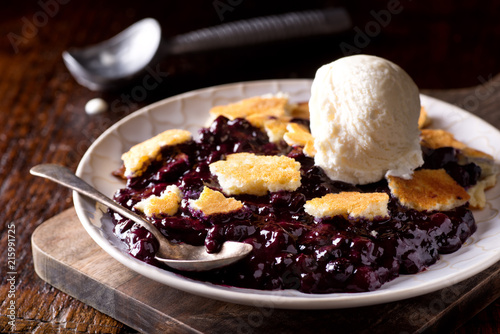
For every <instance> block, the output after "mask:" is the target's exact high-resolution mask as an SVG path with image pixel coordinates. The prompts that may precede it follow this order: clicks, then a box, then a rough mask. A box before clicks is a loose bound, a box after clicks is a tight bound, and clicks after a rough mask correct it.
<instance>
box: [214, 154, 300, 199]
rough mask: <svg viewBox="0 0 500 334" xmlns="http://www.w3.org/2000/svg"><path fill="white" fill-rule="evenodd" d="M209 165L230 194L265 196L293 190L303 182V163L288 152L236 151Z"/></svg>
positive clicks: (224, 189) (225, 190)
mask: <svg viewBox="0 0 500 334" xmlns="http://www.w3.org/2000/svg"><path fill="white" fill-rule="evenodd" d="M209 168H210V172H211V173H212V174H214V175H216V176H217V178H218V180H219V184H220V185H221V187H222V190H223V191H224V193H226V194H227V195H241V194H248V195H256V196H262V195H265V194H266V193H267V192H277V191H294V190H295V189H297V188H298V187H299V186H300V163H298V162H297V161H295V160H294V159H292V158H288V157H285V156H267V155H255V154H253V153H235V154H231V155H228V156H227V157H226V160H220V161H217V162H214V163H211V164H210V166H209Z"/></svg>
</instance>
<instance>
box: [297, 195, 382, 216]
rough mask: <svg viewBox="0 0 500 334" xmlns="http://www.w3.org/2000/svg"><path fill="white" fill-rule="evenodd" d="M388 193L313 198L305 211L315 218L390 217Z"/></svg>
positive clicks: (307, 203) (305, 207)
mask: <svg viewBox="0 0 500 334" xmlns="http://www.w3.org/2000/svg"><path fill="white" fill-rule="evenodd" d="M388 202H389V195H387V194H386V193H359V192H341V193H338V194H327V195H325V196H323V197H318V198H313V199H311V200H309V201H307V202H306V204H305V205H304V209H305V211H306V212H307V213H308V214H310V215H312V216H314V217H315V218H318V219H319V218H324V217H334V216H339V215H341V216H344V217H349V218H351V219H356V218H365V219H374V218H375V217H388V216H389V212H388V209H387V204H388Z"/></svg>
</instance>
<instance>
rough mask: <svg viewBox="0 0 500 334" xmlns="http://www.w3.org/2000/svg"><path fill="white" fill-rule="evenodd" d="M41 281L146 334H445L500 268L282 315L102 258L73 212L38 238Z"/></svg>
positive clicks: (499, 275) (493, 282)
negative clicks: (426, 287)
mask: <svg viewBox="0 0 500 334" xmlns="http://www.w3.org/2000/svg"><path fill="white" fill-rule="evenodd" d="M32 248H33V261H34V266H35V270H36V272H37V274H38V275H39V276H40V277H41V278H42V279H43V280H45V281H47V282H48V283H49V284H51V285H53V286H54V287H56V288H57V289H60V290H62V291H63V292H65V293H67V294H69V295H71V296H73V297H75V298H77V299H79V300H81V301H82V302H84V303H86V304H88V305H90V306H92V307H94V308H96V309H97V310H99V311H101V312H103V313H105V314H107V315H109V316H111V317H113V318H115V319H117V320H118V321H121V322H123V323H124V324H126V325H128V326H130V327H132V328H134V329H136V330H138V331H140V332H146V333H311V332H317V333H331V332H335V333H354V332H356V333H358V332H359V333H417V332H418V333H421V332H424V331H426V332H431V333H444V332H450V331H452V330H454V329H456V328H458V327H459V326H460V325H461V324H463V323H464V322H466V321H467V320H469V319H470V318H471V317H472V316H473V315H475V314H476V313H477V312H479V311H480V310H482V309H483V308H484V307H486V306H487V305H488V304H490V303H491V302H493V301H494V300H495V299H497V298H498V297H499V296H500V262H498V263H496V264H495V265H493V266H491V267H490V268H488V269H487V270H485V271H483V272H481V273H480V274H478V275H476V276H474V277H472V278H470V279H468V280H466V281H463V282H461V283H459V284H456V285H453V286H451V287H449V288H446V289H443V290H440V291H437V292H434V293H430V294H427V295H424V296H420V297H417V298H412V299H408V300H403V301H399V302H393V303H387V304H382V305H376V306H369V307H361V308H354V309H341V310H313V311H311V310H307V311H301V310H281V309H275V308H273V307H272V306H271V305H263V306H260V307H259V306H256V307H252V306H244V305H237V304H231V303H227V302H221V301H216V300H211V299H207V298H204V297H199V296H196V295H192V294H190V293H186V292H183V291H179V290H176V289H173V288H170V287H168V286H165V285H163V284H160V283H157V282H155V281H152V280H150V279H148V278H145V277H143V276H141V275H139V274H137V273H135V272H133V271H131V270H129V269H128V268H126V267H124V266H123V265H121V264H120V263H119V262H117V261H116V260H114V259H113V258H111V257H110V256H109V255H108V254H107V253H106V252H104V251H103V250H102V249H101V248H100V247H99V246H98V245H97V244H96V243H95V242H94V241H93V240H92V239H91V238H90V236H89V235H88V234H87V233H86V231H85V230H84V228H83V227H82V225H81V224H80V222H79V220H78V218H77V216H76V213H75V211H74V209H69V210H67V211H64V212H63V213H61V214H59V215H57V216H55V217H53V218H51V219H49V220H48V221H46V222H45V223H43V224H42V225H40V226H39V227H38V228H37V229H36V231H35V232H34V233H33V235H32Z"/></svg>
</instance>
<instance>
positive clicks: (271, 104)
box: [210, 94, 289, 127]
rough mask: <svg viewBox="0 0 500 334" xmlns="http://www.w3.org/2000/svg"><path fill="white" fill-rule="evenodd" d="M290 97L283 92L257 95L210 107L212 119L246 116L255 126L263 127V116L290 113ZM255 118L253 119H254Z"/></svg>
mask: <svg viewBox="0 0 500 334" xmlns="http://www.w3.org/2000/svg"><path fill="white" fill-rule="evenodd" d="M288 108H289V106H288V97H287V96H285V95H283V94H277V95H270V96H255V97H251V98H248V99H243V100H241V101H239V102H235V103H230V104H227V105H221V106H215V107H213V108H212V109H210V115H211V118H212V119H215V118H216V117H217V116H224V117H226V118H228V119H230V120H233V119H236V118H246V119H248V120H249V121H250V123H252V125H254V123H255V125H254V126H259V125H260V126H259V127H262V125H263V118H268V117H276V118H280V117H282V116H286V115H287V114H288ZM252 120H253V121H252Z"/></svg>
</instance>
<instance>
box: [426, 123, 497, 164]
mask: <svg viewBox="0 0 500 334" xmlns="http://www.w3.org/2000/svg"><path fill="white" fill-rule="evenodd" d="M420 143H421V144H422V145H423V146H425V147H429V148H432V149H437V148H440V147H453V148H456V149H459V150H461V151H462V152H463V154H465V155H467V156H469V157H473V158H485V159H490V160H493V157H492V156H491V155H489V154H487V153H484V152H481V151H479V150H476V149H473V148H471V147H468V146H467V145H465V144H464V143H462V142H461V141H458V140H456V139H455V136H454V135H453V134H451V133H450V132H448V131H445V130H441V129H422V130H421V134H420Z"/></svg>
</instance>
